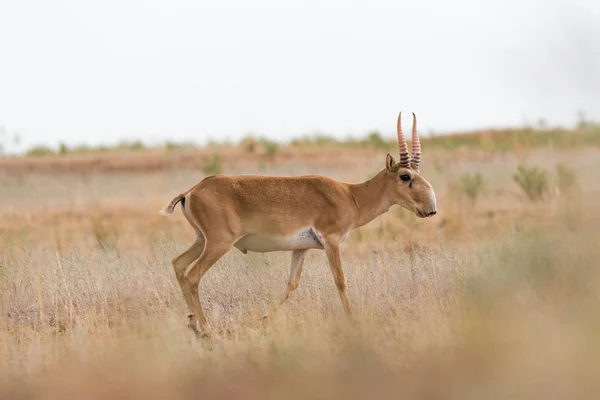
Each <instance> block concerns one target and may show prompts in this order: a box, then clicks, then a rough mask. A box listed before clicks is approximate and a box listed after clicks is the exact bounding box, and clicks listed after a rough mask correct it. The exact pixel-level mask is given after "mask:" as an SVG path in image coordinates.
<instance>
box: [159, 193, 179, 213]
mask: <svg viewBox="0 0 600 400" xmlns="http://www.w3.org/2000/svg"><path fill="white" fill-rule="evenodd" d="M179 202H181V207H183V206H185V194H180V195H179V196H177V197H175V198H174V199H173V200H171V202H170V203H169V205H167V206H166V207H165V208H163V209H162V210H160V211H159V212H158V213H159V214H160V215H171V214H173V210H175V206H176V205H177V203H179Z"/></svg>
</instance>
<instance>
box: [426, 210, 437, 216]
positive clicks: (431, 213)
mask: <svg viewBox="0 0 600 400" xmlns="http://www.w3.org/2000/svg"><path fill="white" fill-rule="evenodd" d="M435 214H437V211H435V210H433V211H431V212H430V213H429V214H428V215H429V216H430V217H433V216H434V215H435Z"/></svg>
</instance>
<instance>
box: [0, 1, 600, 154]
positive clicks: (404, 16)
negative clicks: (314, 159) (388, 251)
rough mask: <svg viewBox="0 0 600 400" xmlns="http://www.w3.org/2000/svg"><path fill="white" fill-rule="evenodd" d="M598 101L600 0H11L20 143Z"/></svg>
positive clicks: (544, 113) (558, 119) (465, 121)
mask: <svg viewBox="0 0 600 400" xmlns="http://www.w3.org/2000/svg"><path fill="white" fill-rule="evenodd" d="M246 4H252V5H253V6H252V8H247V7H246V8H243V6H244V5H246ZM599 105H600V2H599V1H594V0H587V1H584V0H571V1H567V0H563V1H558V0H545V1H542V0H504V1H496V2H491V1H484V0H481V1H474V0H454V1H447V0H446V1H443V0H418V1H416V0H411V1H375V0H368V1H349V0H347V1H257V0H255V1H230V0H227V1H226V0H219V1H213V2H209V1H200V0H195V1H193V0H188V1H185V0H169V1H167V0H165V1H158V0H154V1H139V0H138V1H136V0H119V1H114V0H105V1H96V2H91V1H81V0H79V1H75V0H73V1H60V0H58V1H52V2H50V1H39V0H0V125H4V127H5V131H6V132H7V133H8V134H11V135H12V134H13V133H15V132H18V133H19V134H20V135H21V137H22V139H23V146H28V145H31V144H34V143H45V144H50V145H55V144H56V143H57V142H58V141H65V142H67V143H70V144H74V143H89V144H96V143H111V142H116V141H119V140H121V139H132V138H141V139H143V140H145V141H148V142H153V141H163V140H164V139H167V138H169V139H173V140H188V139H192V140H194V141H197V142H199V143H203V142H205V141H206V140H207V139H209V138H224V137H226V138H229V139H231V140H238V139H239V138H241V137H242V136H243V135H245V134H246V133H248V132H255V133H261V134H265V135H266V136H269V137H272V138H278V139H289V138H290V137H292V136H296V135H302V134H306V133H313V132H315V131H321V132H326V133H329V134H333V135H335V136H338V137H344V136H346V135H354V136H357V135H364V134H366V133H367V131H369V130H371V129H378V130H381V131H383V132H384V133H385V134H389V135H393V131H394V126H395V119H396V116H397V113H398V111H399V110H402V111H404V112H405V113H406V114H405V118H404V121H405V124H406V126H410V112H411V111H415V112H416V113H417V115H418V116H419V123H420V127H421V128H422V132H423V134H425V133H427V132H429V131H432V130H433V131H436V132H448V131H456V130H461V129H473V128H480V127H491V126H498V127H500V126H507V125H520V124H522V123H524V122H530V123H536V121H537V120H538V118H540V117H543V118H545V119H546V120H547V121H548V122H549V123H550V124H562V125H572V124H573V123H574V122H575V120H576V113H577V111H578V110H583V111H585V113H586V115H587V117H588V118H590V119H596V120H598V119H600V107H599ZM1 130H2V128H1V127H0V134H1ZM0 140H1V139H0Z"/></svg>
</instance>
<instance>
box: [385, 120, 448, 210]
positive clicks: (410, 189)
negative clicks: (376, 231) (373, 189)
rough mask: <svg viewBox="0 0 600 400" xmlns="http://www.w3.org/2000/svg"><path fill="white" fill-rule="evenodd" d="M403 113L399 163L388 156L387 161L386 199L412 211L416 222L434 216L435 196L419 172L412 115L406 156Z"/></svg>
mask: <svg viewBox="0 0 600 400" xmlns="http://www.w3.org/2000/svg"><path fill="white" fill-rule="evenodd" d="M401 116H402V113H400V114H399V115H398V124H397V129H398V145H399V147H400V161H399V162H396V160H394V157H392V156H391V155H390V154H389V153H388V154H387V157H386V162H385V167H386V177H387V180H388V184H387V185H386V189H385V190H386V192H387V193H385V195H386V196H387V198H389V199H390V200H391V201H392V203H393V204H397V205H399V206H401V207H403V208H405V209H407V210H409V211H412V212H413V213H415V215H417V216H418V217H419V218H425V217H431V216H433V215H435V213H436V212H437V211H436V202H435V192H434V191H433V187H431V184H430V183H429V182H428V181H427V179H425V177H423V175H421V173H420V172H419V162H420V161H421V144H420V142H419V135H418V134H417V117H416V115H415V114H414V113H413V126H412V154H410V155H409V154H408V146H407V145H406V139H404V134H403V133H402V123H401Z"/></svg>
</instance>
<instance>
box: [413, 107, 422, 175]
mask: <svg viewBox="0 0 600 400" xmlns="http://www.w3.org/2000/svg"><path fill="white" fill-rule="evenodd" d="M420 161H421V142H420V141H419V134H418V133H417V116H416V115H415V113H413V126H412V151H411V159H410V163H411V164H412V166H413V167H414V168H416V169H417V170H418V169H419V162H420Z"/></svg>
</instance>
